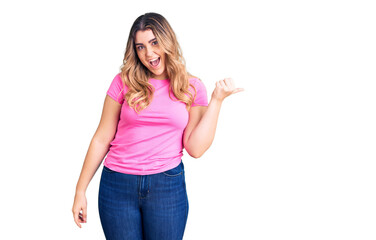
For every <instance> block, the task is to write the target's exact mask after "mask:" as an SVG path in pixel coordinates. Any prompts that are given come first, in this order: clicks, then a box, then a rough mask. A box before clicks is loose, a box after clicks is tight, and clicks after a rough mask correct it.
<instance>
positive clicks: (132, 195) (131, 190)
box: [98, 162, 189, 240]
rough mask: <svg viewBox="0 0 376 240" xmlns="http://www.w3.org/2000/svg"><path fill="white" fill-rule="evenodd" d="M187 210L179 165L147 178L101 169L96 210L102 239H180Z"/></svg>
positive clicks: (183, 180)
mask: <svg viewBox="0 0 376 240" xmlns="http://www.w3.org/2000/svg"><path fill="white" fill-rule="evenodd" d="M188 208H189V207H188V196H187V191H186V186H185V173H184V165H183V162H181V163H180V164H179V165H178V166H177V167H175V168H173V169H170V170H167V171H165V172H162V173H158V174H151V175H130V174H125V173H120V172H116V171H113V170H111V169H109V168H107V167H105V166H103V170H102V175H101V180H100V185H99V194H98V209H99V216H100V220H101V224H102V228H103V232H104V235H105V236H106V239H109V240H119V239H131V240H141V239H145V240H178V239H183V234H184V230H185V225H186V222H187V218H188Z"/></svg>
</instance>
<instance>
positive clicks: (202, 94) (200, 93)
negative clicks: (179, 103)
mask: <svg viewBox="0 0 376 240" xmlns="http://www.w3.org/2000/svg"><path fill="white" fill-rule="evenodd" d="M191 83H192V84H193V85H194V86H195V88H196V91H197V95H196V98H195V100H194V102H193V103H192V105H191V106H192V107H194V106H208V96H207V93H206V87H205V85H204V83H203V82H202V81H201V80H200V79H193V80H192V81H191ZM192 93H193V95H194V90H193V92H192Z"/></svg>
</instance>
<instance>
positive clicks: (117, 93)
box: [107, 73, 125, 104]
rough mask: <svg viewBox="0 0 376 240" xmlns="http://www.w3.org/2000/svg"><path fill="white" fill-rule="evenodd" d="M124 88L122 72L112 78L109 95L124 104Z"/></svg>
mask: <svg viewBox="0 0 376 240" xmlns="http://www.w3.org/2000/svg"><path fill="white" fill-rule="evenodd" d="M124 90H125V86H124V87H123V81H122V80H121V76H120V73H119V74H117V75H116V76H115V78H114V79H113V80H112V82H111V85H110V87H109V89H108V90H107V95H108V96H110V97H111V98H112V99H114V100H115V101H116V102H118V103H120V104H123V102H124Z"/></svg>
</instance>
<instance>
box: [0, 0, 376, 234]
mask: <svg viewBox="0 0 376 240" xmlns="http://www.w3.org/2000/svg"><path fill="white" fill-rule="evenodd" d="M371 2H372V1H359V0H358V1H333V0H325V1H291V0H288V1H271V0H269V1H268V0H267V1H248V3H246V1H236V0H232V1H227V2H220V1H192V0H191V1H185V2H184V3H180V2H179V3H178V2H177V1H146V0H143V1H70V0H69V1H67V0H66V1H40V0H36V1H26V0H19V1H12V2H11V1H2V2H1V3H0V22H1V23H0V24H1V35H2V37H1V38H0V41H1V44H0V49H1V54H0V61H1V62H0V64H1V71H0V79H1V86H0V91H1V94H0V98H1V99H0V100H1V101H0V104H1V118H0V121H1V124H0V128H1V129H0V130H1V134H0V135H1V145H0V146H1V160H2V161H1V163H2V168H1V169H2V171H1V174H0V177H1V179H0V180H1V183H0V184H1V196H2V197H1V199H0V201H1V205H0V208H1V209H0V211H1V218H2V220H3V223H2V227H1V229H2V230H1V232H0V238H1V239H105V238H104V234H103V232H102V228H101V225H100V219H99V213H98V207H97V203H98V201H97V198H98V188H99V181H100V172H101V170H102V166H103V165H102V166H101V167H100V168H99V170H98V171H97V173H96V175H95V176H94V177H93V179H92V181H91V183H90V185H89V187H88V189H87V192H86V196H87V200H88V221H87V223H85V224H83V228H78V227H77V225H76V224H75V223H74V221H73V215H72V212H71V209H72V205H73V200H74V194H75V187H76V183H77V180H78V177H79V174H80V171H81V167H82V164H83V160H84V157H85V155H86V152H87V149H88V146H89V143H90V140H91V138H92V136H93V134H94V132H95V130H96V128H97V126H98V123H99V120H100V115H101V111H102V107H103V102H104V98H105V94H106V91H107V89H108V87H109V85H110V83H111V81H112V79H113V77H114V76H115V74H116V73H117V72H118V71H119V67H120V66H121V63H122V60H123V54H124V51H125V47H126V41H127V37H128V34H129V31H130V27H131V25H132V23H133V21H134V20H135V19H136V18H137V17H138V16H140V15H142V14H144V13H146V12H157V13H160V14H162V15H163V16H164V17H166V19H167V20H168V21H169V23H170V24H171V26H172V27H173V29H174V30H175V32H176V34H177V37H178V41H179V42H180V44H181V47H182V49H183V54H184V57H185V59H186V61H187V69H188V71H189V72H191V73H192V74H194V75H196V76H198V77H200V78H201V79H202V81H203V82H204V84H205V86H206V88H207V90H208V98H209V99H210V97H211V93H212V91H213V90H214V87H215V82H216V81H218V80H221V79H223V78H225V77H231V78H233V79H234V81H235V84H236V87H242V88H244V89H245V91H244V92H240V93H237V94H234V95H232V96H229V97H228V98H226V99H225V101H224V103H223V105H222V109H221V112H220V116H219V121H218V126H217V132H216V136H215V139H214V142H213V144H212V146H211V147H210V148H209V150H208V151H207V152H206V153H205V154H204V155H203V156H202V157H201V158H199V159H194V158H191V157H190V156H189V155H188V154H187V153H186V152H184V153H185V155H184V156H183V162H184V164H185V168H186V182H187V189H188V197H189V203H190V209H189V216H188V223H187V227H186V231H185V237H184V239H188V240H192V239H193V240H196V239H252V240H267V239H268V240H269V239H270V240H276V239H288V240H295V239H296V240H302V239H304V240H308V239H312V240H317V239H320V240H323V239H328V240H329V239H330V240H333V239H341V240H344V239H357V240H358V239H362V240H368V239H375V238H376V231H375V224H376V218H375V215H376V204H375V203H376V192H375V187H376V186H375V185H376V176H375V170H376V168H375V167H376V163H375V160H376V151H375V146H376V145H375V144H376V137H375V136H376V127H375V122H376V112H375V109H376V108H375V107H376V106H375V105H376V104H375V103H376V96H375V92H376V87H375V80H376V71H375V66H376V58H375V56H376V47H375V42H376V33H375V29H376V24H375V23H376V17H375V10H376V9H375V7H374V6H373V5H372V4H371ZM102 164H103V163H102ZM4 222H5V224H4Z"/></svg>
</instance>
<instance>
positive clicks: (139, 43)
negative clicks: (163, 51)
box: [135, 38, 157, 46]
mask: <svg viewBox="0 0 376 240" xmlns="http://www.w3.org/2000/svg"><path fill="white" fill-rule="evenodd" d="M154 40H157V39H156V38H153V39H151V40H149V43H150V42H152V41H154ZM135 45H136V46H137V45H144V44H142V43H136V44H135Z"/></svg>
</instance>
